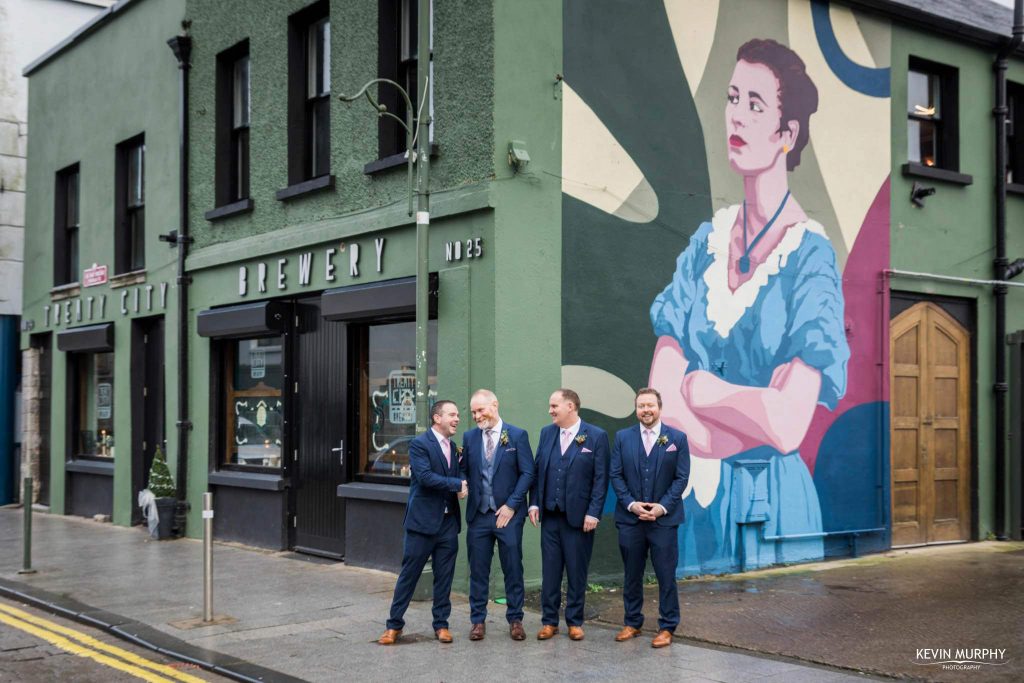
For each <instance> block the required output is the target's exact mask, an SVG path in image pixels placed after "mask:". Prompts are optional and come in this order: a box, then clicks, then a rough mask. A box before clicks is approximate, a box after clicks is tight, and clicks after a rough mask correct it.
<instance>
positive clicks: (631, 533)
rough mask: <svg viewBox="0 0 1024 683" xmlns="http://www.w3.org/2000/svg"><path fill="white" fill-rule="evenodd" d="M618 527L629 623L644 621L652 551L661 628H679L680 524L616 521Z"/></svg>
mask: <svg viewBox="0 0 1024 683" xmlns="http://www.w3.org/2000/svg"><path fill="white" fill-rule="evenodd" d="M616 527H618V529H619V551H620V552H621V553H622V564H623V565H624V566H625V581H624V583H623V586H622V602H623V606H624V607H625V612H626V615H625V619H624V620H623V621H624V623H625V625H626V626H632V627H633V628H640V627H641V626H643V624H644V614H643V606H644V569H646V567H647V556H648V555H650V557H651V564H652V565H654V574H655V576H657V577H658V628H659V629H660V630H667V631H672V632H675V630H676V627H677V626H679V591H678V588H677V586H676V564H677V563H678V562H679V539H678V530H679V528H678V527H674V526H659V525H658V524H657V523H655V522H637V523H636V524H616Z"/></svg>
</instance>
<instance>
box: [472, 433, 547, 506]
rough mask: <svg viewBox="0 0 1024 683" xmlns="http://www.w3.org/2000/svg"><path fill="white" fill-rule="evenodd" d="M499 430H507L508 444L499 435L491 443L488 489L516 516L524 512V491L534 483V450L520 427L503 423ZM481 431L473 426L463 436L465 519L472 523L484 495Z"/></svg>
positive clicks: (495, 501)
mask: <svg viewBox="0 0 1024 683" xmlns="http://www.w3.org/2000/svg"><path fill="white" fill-rule="evenodd" d="M501 429H502V431H503V432H505V431H507V432H508V445H507V446H502V445H501V435H500V434H499V435H498V440H497V443H495V445H494V474H493V475H492V476H491V491H492V493H494V503H495V505H497V506H498V507H501V506H502V505H508V506H509V507H510V508H512V509H513V510H515V511H516V517H523V516H525V515H526V505H525V503H526V494H527V493H529V491H530V485H531V484H533V451H532V450H530V436H529V435H528V434H527V433H526V432H525V431H524V430H522V429H520V428H519V427H516V426H515V425H510V424H509V423H507V422H502V425H501ZM483 438H484V437H483V432H482V430H481V429H480V428H479V427H474V428H473V429H470V430H469V431H468V432H466V433H465V434H464V435H463V437H462V463H461V469H462V477H463V478H464V479H465V480H466V482H468V484H469V496H468V497H467V498H466V522H467V523H469V522H472V521H473V518H474V517H476V515H477V514H478V513H479V512H480V502H481V500H480V498H481V496H482V495H483V480H484V474H483V472H484V446H483Z"/></svg>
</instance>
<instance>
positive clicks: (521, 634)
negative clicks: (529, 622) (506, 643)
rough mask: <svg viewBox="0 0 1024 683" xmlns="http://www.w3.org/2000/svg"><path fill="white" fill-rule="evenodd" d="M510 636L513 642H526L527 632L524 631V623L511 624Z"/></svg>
mask: <svg viewBox="0 0 1024 683" xmlns="http://www.w3.org/2000/svg"><path fill="white" fill-rule="evenodd" d="M508 634H509V636H510V637H511V638H512V640H526V631H525V630H523V622H521V621H513V622H512V623H511V624H509V625H508Z"/></svg>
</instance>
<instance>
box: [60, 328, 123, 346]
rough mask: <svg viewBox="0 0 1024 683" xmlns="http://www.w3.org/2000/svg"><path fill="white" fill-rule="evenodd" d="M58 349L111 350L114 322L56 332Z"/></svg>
mask: <svg viewBox="0 0 1024 683" xmlns="http://www.w3.org/2000/svg"><path fill="white" fill-rule="evenodd" d="M57 349H58V350H60V351H113V350H114V323H102V324H100V325H86V326H84V327H73V328H71V329H70V330H64V331H63V332H58V333H57Z"/></svg>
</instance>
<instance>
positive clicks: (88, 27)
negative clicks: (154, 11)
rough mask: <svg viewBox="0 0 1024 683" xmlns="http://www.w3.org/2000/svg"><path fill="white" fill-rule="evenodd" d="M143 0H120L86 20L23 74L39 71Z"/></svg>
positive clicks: (31, 64)
mask: <svg viewBox="0 0 1024 683" xmlns="http://www.w3.org/2000/svg"><path fill="white" fill-rule="evenodd" d="M138 2H141V0H118V1H117V2H116V3H114V4H113V5H111V6H110V7H108V8H107V9H105V10H103V11H102V12H100V13H99V14H97V15H96V16H94V17H93V18H92V19H90V20H89V21H87V22H85V23H84V24H82V26H80V27H79V28H78V29H77V30H76V31H75V32H74V33H72V34H71V35H69V36H68V37H67V38H65V39H64V40H62V41H60V42H59V43H57V44H56V45H54V46H53V47H51V48H50V49H49V50H47V51H46V52H44V53H43V54H42V55H40V56H39V57H37V58H36V59H35V60H33V61H32V62H31V63H30V64H29V65H28V66H26V67H25V68H24V69H22V71H21V75H22V76H26V77H27V76H30V75H32V73H33V72H35V71H38V70H39V69H40V68H42V67H43V66H45V65H46V64H48V63H49V62H50V61H52V60H53V59H54V58H55V57H57V56H58V55H61V54H63V53H64V52H67V51H68V50H70V49H71V48H72V47H74V46H75V45H78V44H79V43H81V42H82V41H83V40H85V39H86V38H88V37H89V36H90V35H91V34H93V33H95V32H96V31H98V30H100V29H101V28H103V26H105V25H106V24H107V23H108V22H110V21H112V20H113V19H114V18H115V15H117V14H119V13H120V12H123V11H124V10H126V9H128V7H129V5H134V4H136V3H138Z"/></svg>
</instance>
